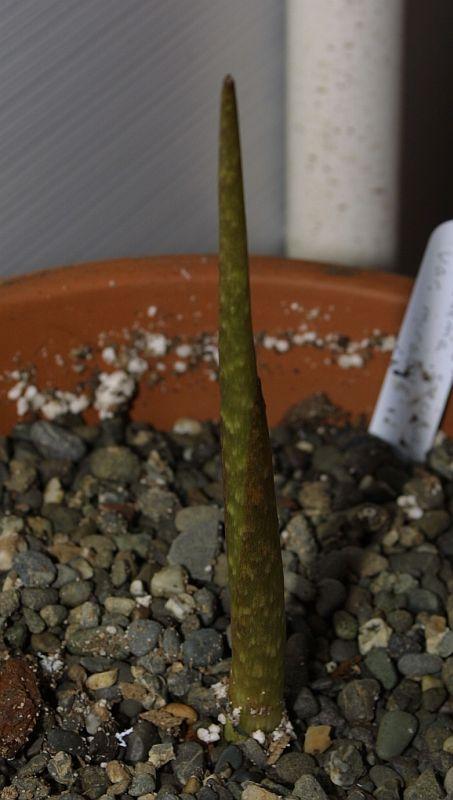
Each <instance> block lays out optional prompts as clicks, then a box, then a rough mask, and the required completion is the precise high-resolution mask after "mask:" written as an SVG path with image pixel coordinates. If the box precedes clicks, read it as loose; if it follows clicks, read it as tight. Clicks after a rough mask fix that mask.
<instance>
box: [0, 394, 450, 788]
mask: <svg viewBox="0 0 453 800" xmlns="http://www.w3.org/2000/svg"><path fill="white" fill-rule="evenodd" d="M326 412H327V416H328V421H326V419H325V417H326ZM272 441H273V447H274V454H275V480H276V491H277V497H278V505H279V515H280V523H281V541H282V555H283V563H284V573H285V586H286V604H287V639H288V641H287V664H286V704H287V710H288V719H287V720H284V721H283V722H282V726H281V727H280V729H279V730H278V731H276V732H275V733H274V735H273V736H270V737H267V738H266V737H265V736H264V734H262V732H260V731H258V732H257V733H256V734H255V736H254V737H253V738H250V739H248V740H247V741H243V742H240V743H238V744H234V745H232V744H226V743H225V742H224V741H223V739H222V730H223V727H222V722H223V721H224V715H225V710H226V709H225V704H226V695H227V679H228V671H229V656H230V649H229V603H228V589H227V574H226V556H225V550H224V535H223V527H222V488H221V475H220V456H219V437H218V429H217V426H216V425H214V424H212V423H206V424H205V423H204V424H200V423H198V422H196V421H191V420H185V421H184V423H180V424H179V425H177V426H176V427H175V430H174V431H173V432H171V433H162V432H159V431H156V430H154V429H152V428H151V427H149V426H146V425H144V424H138V423H134V422H130V421H128V420H127V418H126V417H121V416H117V417H114V418H113V419H106V420H103V421H102V422H100V423H99V424H98V425H96V426H88V425H86V424H85V423H84V422H83V420H82V418H81V417H80V416H77V415H68V416H65V417H61V418H59V419H58V420H56V421H53V422H49V421H43V420H41V421H36V422H33V423H30V424H27V423H20V424H18V425H17V426H16V427H15V428H14V430H13V431H12V432H11V435H10V436H9V437H6V438H1V439H0V492H1V512H0V587H1V588H2V593H1V595H0V622H1V640H0V655H1V660H2V663H3V667H2V672H1V674H0V733H1V736H0V753H1V757H0V798H1V800H40V798H60V799H61V800H63V799H64V800H80V798H87V799H88V800H95V799H96V798H102V800H107V798H112V797H117V798H121V799H122V800H129V798H140V799H141V800H154V798H155V797H156V798H157V800H175V798H176V797H181V798H182V800H191V799H192V798H199V800H240V798H244V800H274V798H276V797H291V798H299V800H326V798H338V799H340V798H342V799H345V798H347V799H348V800H368V799H369V798H378V799H379V800H435V799H436V798H446V797H450V798H452V797H453V716H452V711H453V701H452V699H451V695H453V599H452V589H453V569H452V558H453V525H452V519H451V516H452V510H453V442H452V441H450V440H448V439H445V438H439V440H438V442H437V443H436V446H435V447H434V449H433V450H432V452H431V453H430V455H429V458H428V463H427V464H426V465H423V466H422V465H408V464H404V463H402V462H401V461H400V460H399V459H398V457H397V456H396V455H395V454H394V453H393V452H392V450H391V448H390V447H388V446H387V445H386V444H384V443H383V442H380V441H378V440H377V439H374V438H373V437H371V436H369V435H368V434H367V433H366V430H365V429H364V428H362V427H360V426H352V425H350V424H349V423H348V421H347V420H345V419H343V418H342V417H341V415H339V414H336V413H335V412H334V410H333V409H332V408H331V407H330V406H329V405H328V403H326V402H319V398H318V401H317V402H312V403H304V404H303V405H302V406H300V407H299V408H298V409H297V411H296V412H294V413H292V414H291V415H290V416H289V417H288V419H287V420H286V422H285V424H283V425H282V426H281V427H279V428H277V429H275V430H274V431H273V433H272ZM12 659H15V660H14V661H12ZM449 792H450V793H451V794H449Z"/></svg>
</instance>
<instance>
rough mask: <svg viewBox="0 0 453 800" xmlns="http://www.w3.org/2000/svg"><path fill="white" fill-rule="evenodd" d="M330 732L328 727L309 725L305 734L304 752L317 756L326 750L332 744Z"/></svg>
mask: <svg viewBox="0 0 453 800" xmlns="http://www.w3.org/2000/svg"><path fill="white" fill-rule="evenodd" d="M331 730H332V729H331V727H330V725H310V727H309V728H307V732H306V734H305V742H304V752H305V753H309V754H310V755H317V754H318V753H324V752H325V751H326V750H328V749H329V747H330V745H331V744H332V740H331V738H330V731H331Z"/></svg>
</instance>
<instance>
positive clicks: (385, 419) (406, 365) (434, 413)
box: [369, 220, 453, 461]
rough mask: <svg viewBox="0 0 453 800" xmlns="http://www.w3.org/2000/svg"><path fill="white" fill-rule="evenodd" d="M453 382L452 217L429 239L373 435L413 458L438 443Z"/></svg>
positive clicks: (419, 457)
mask: <svg viewBox="0 0 453 800" xmlns="http://www.w3.org/2000/svg"><path fill="white" fill-rule="evenodd" d="M452 380H453V220H451V221H449V222H444V223H443V224H442V225H439V227H437V228H435V230H434V231H433V233H432V234H431V237H430V239H429V241H428V246H427V248H426V250H425V254H424V256H423V261H422V264H421V267H420V270H419V273H418V276H417V279H416V281H415V285H414V288H413V291H412V295H411V298H410V300H409V305H408V307H407V310H406V314H405V316H404V320H403V324H402V326H401V330H400V332H399V335H398V340H397V342H396V346H395V349H394V351H393V355H392V359H391V362H390V364H389V367H388V369H387V373H386V376H385V379H384V383H383V385H382V389H381V392H380V395H379V399H378V402H377V404H376V408H375V409H374V414H373V418H372V420H371V423H370V427H369V430H370V433H373V434H374V435H375V436H379V437H380V438H381V439H384V440H385V441H387V442H389V443H390V444H392V445H394V446H395V447H396V448H397V449H398V450H399V452H400V453H401V454H402V455H404V456H406V457H407V458H410V459H413V460H414V461H423V460H424V459H425V457H426V454H427V452H428V450H430V448H431V447H432V446H433V443H434V438H435V436H436V433H437V431H438V428H439V425H440V421H441V418H442V414H443V411H444V408H445V404H446V402H447V400H448V395H449V394H450V389H451V385H452Z"/></svg>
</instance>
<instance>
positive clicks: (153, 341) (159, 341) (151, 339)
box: [145, 333, 168, 358]
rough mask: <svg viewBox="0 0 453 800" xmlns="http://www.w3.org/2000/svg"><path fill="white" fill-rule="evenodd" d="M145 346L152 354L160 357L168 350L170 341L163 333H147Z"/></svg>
mask: <svg viewBox="0 0 453 800" xmlns="http://www.w3.org/2000/svg"><path fill="white" fill-rule="evenodd" d="M145 347H146V351H147V352H148V353H149V354H150V355H152V356H155V357H156V358H158V357H159V356H164V355H165V353H166V352H167V347H168V341H167V338H166V336H164V334H163V333H147V334H146V340H145Z"/></svg>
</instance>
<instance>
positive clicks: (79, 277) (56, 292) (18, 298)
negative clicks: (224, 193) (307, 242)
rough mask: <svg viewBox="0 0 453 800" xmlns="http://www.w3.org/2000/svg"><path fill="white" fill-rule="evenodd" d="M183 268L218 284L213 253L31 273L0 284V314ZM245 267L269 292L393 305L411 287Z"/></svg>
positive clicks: (332, 273) (281, 261) (366, 277)
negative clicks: (312, 290) (322, 291)
mask: <svg viewBox="0 0 453 800" xmlns="http://www.w3.org/2000/svg"><path fill="white" fill-rule="evenodd" d="M185 264H187V266H188V270H190V276H191V278H201V274H202V279H203V281H207V282H208V283H210V284H216V283H217V256H216V255H212V254H209V255H197V254H175V255H167V254H166V255H163V256H144V257H137V258H116V259H105V260H100V261H87V262H82V263H78V264H68V265H64V266H57V267H53V268H49V269H44V270H36V271H34V272H29V273H25V274H23V275H19V276H13V277H8V278H6V279H4V280H2V281H0V309H1V307H2V305H3V304H4V303H6V304H8V305H9V304H11V303H14V304H16V303H17V304H26V303H27V302H33V303H36V302H37V301H38V300H42V301H43V302H45V301H47V300H49V299H50V298H51V297H58V296H60V295H62V294H64V295H66V296H67V293H68V292H69V291H70V292H72V293H75V294H80V295H82V294H86V293H90V292H92V291H97V290H99V289H100V288H101V286H102V284H103V283H104V281H105V280H106V279H107V280H108V278H110V279H111V278H112V274H113V273H114V279H115V287H116V288H121V287H122V286H125V285H127V284H134V285H135V286H141V285H142V286H144V287H145V286H148V285H149V283H150V280H152V281H153V282H157V283H165V282H168V281H169V280H170V279H172V278H173V279H175V278H177V279H178V280H179V279H180V274H181V272H180V271H181V270H182V269H184V265H185ZM250 267H251V279H252V282H253V281H256V280H259V282H260V283H262V284H264V285H267V286H269V287H271V286H272V285H276V284H278V285H279V286H281V287H285V286H286V287H289V286H291V285H294V284H297V285H298V287H303V286H306V287H307V289H308V288H309V287H312V286H313V285H316V286H319V287H323V286H326V288H327V287H329V288H330V289H333V290H334V291H335V293H338V294H343V293H344V294H345V295H347V294H348V293H350V292H351V291H360V293H361V294H362V295H363V297H364V299H367V300H373V299H375V300H381V301H383V300H384V301H386V302H389V303H392V304H394V303H397V304H398V303H400V302H401V296H402V295H404V296H407V294H408V292H409V291H410V287H411V285H412V283H413V280H412V278H409V277H407V276H404V275H398V274H395V273H390V272H385V271H383V270H369V269H360V268H357V267H344V266H340V265H335V264H329V263H321V262H311V261H304V260H300V259H290V258H286V257H280V256H260V255H254V256H251V257H250ZM151 273H152V274H151ZM178 273H179V274H178Z"/></svg>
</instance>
